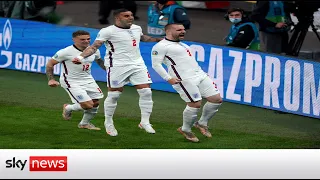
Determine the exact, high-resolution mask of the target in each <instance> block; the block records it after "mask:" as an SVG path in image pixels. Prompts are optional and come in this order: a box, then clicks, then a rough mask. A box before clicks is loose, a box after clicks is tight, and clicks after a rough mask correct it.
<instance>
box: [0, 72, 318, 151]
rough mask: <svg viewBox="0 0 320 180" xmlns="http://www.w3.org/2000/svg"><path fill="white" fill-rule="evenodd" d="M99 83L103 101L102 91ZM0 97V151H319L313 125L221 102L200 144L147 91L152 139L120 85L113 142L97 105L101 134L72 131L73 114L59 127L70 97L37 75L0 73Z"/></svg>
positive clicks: (177, 107) (168, 103) (173, 99)
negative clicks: (150, 101) (180, 129)
mask: <svg viewBox="0 0 320 180" xmlns="http://www.w3.org/2000/svg"><path fill="white" fill-rule="evenodd" d="M56 79H57V80H58V77H56ZM98 84H99V86H100V88H101V89H102V90H103V91H104V94H105V96H106V95H107V89H106V84H105V83H104V82H98ZM0 97H1V98H0V149H293V148H297V149H303V148H320V120H319V119H314V118H308V117H303V116H298V115H293V114H275V113H274V112H273V111H272V110H267V109H262V108H256V107H251V106H246V105H240V104H234V103H228V102H224V103H223V105H222V106H221V107H220V110H219V112H218V113H217V114H216V116H215V117H214V118H213V119H212V120H211V122H210V124H209V126H210V130H211V132H212V134H213V137H212V138H206V137H204V136H202V135H201V134H200V132H198V131H197V130H196V129H194V130H193V131H194V132H195V133H196V135H197V137H198V138H199V139H200V142H199V143H192V142H189V141H187V140H186V139H184V137H183V136H182V135H181V134H179V133H178V132H177V128H178V127H179V126H181V125H182V111H183V110H184V108H185V103H184V102H183V101H182V100H181V99H180V97H179V95H178V94H176V93H168V92H162V91H153V101H154V108H153V113H152V115H151V123H152V124H153V127H154V128H155V130H156V134H147V133H146V132H145V131H144V130H141V129H139V128H138V123H139V122H140V109H139V106H138V93H137V91H136V90H135V89H134V88H133V87H131V86H126V87H125V90H124V93H123V94H122V96H121V97H120V99H119V101H118V107H117V109H116V112H115V115H114V122H115V126H116V128H117V130H118V133H119V135H118V136H117V137H110V136H108V135H107V134H106V132H105V130H104V126H103V122H104V115H103V101H104V99H102V100H101V105H100V109H99V113H98V114H97V116H96V117H95V119H94V120H93V121H92V122H93V123H94V124H95V125H96V126H98V127H101V129H102V130H101V131H90V130H85V129H78V128H77V124H78V123H79V121H80V119H81V118H82V112H80V111H79V112H73V117H72V120H71V121H65V120H63V119H62V117H61V112H62V104H64V103H70V99H69V96H68V95H67V93H66V92H65V91H64V89H63V88H61V87H57V88H50V87H49V86H48V85H47V78H46V76H45V75H44V74H35V73H28V72H21V71H12V70H5V69H1V70H0ZM199 115H200V114H199Z"/></svg>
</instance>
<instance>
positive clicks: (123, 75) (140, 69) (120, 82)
mask: <svg viewBox="0 0 320 180" xmlns="http://www.w3.org/2000/svg"><path fill="white" fill-rule="evenodd" d="M128 83H131V84H132V85H140V84H151V83H152V80H151V77H150V74H149V72H148V69H147V67H146V66H145V65H128V66H115V67H109V68H108V72H107V84H108V87H110V88H120V87H123V86H124V85H126V84H128Z"/></svg>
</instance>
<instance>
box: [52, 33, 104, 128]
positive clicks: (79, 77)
mask: <svg viewBox="0 0 320 180" xmlns="http://www.w3.org/2000/svg"><path fill="white" fill-rule="evenodd" d="M72 40H73V42H74V44H73V45H71V46H68V47H66V48H64V49H61V50H59V51H58V52H56V54H55V55H54V56H53V57H52V58H51V59H50V60H49V61H48V63H47V65H46V74H47V77H48V85H49V86H50V87H57V86H59V82H57V81H56V80H55V79H54V76H53V67H54V66H55V65H57V64H59V63H61V64H62V72H61V74H60V84H61V87H63V88H64V89H65V90H66V91H67V93H68V94H69V96H70V98H71V101H72V103H74V104H64V105H63V113H62V116H63V118H64V119H65V120H70V119H71V112H72V111H83V112H84V114H83V118H82V120H81V122H80V123H79V124H78V127H79V128H83V129H90V130H100V128H98V127H95V126H94V125H93V124H92V123H91V120H92V119H93V118H94V116H95V115H96V114H97V112H98V108H99V99H101V98H103V93H102V91H101V89H100V88H99V86H98V85H97V83H96V81H95V80H94V79H93V77H92V75H91V65H92V62H93V61H96V63H97V64H98V65H99V66H100V67H101V68H102V69H104V70H106V68H105V66H104V61H103V60H102V59H101V57H100V51H96V52H95V54H93V55H91V56H89V57H87V58H85V59H83V63H82V65H81V66H80V65H77V64H74V63H72V59H73V58H74V57H75V56H78V55H80V54H81V53H82V51H83V50H85V49H86V48H87V47H88V46H89V45H90V34H89V32H87V31H82V30H79V31H75V32H73V34H72Z"/></svg>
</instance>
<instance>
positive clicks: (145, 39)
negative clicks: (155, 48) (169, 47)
mask: <svg viewBox="0 0 320 180" xmlns="http://www.w3.org/2000/svg"><path fill="white" fill-rule="evenodd" d="M162 39H163V38H154V37H151V36H148V35H142V36H141V41H142V42H159V41H161V40H162Z"/></svg>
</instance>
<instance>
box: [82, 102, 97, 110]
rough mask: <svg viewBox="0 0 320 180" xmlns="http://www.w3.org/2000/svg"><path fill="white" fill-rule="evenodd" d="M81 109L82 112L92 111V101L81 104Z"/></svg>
mask: <svg viewBox="0 0 320 180" xmlns="http://www.w3.org/2000/svg"><path fill="white" fill-rule="evenodd" d="M80 105H81V107H82V109H84V110H88V109H92V108H93V105H94V103H93V101H86V102H83V103H80Z"/></svg>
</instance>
